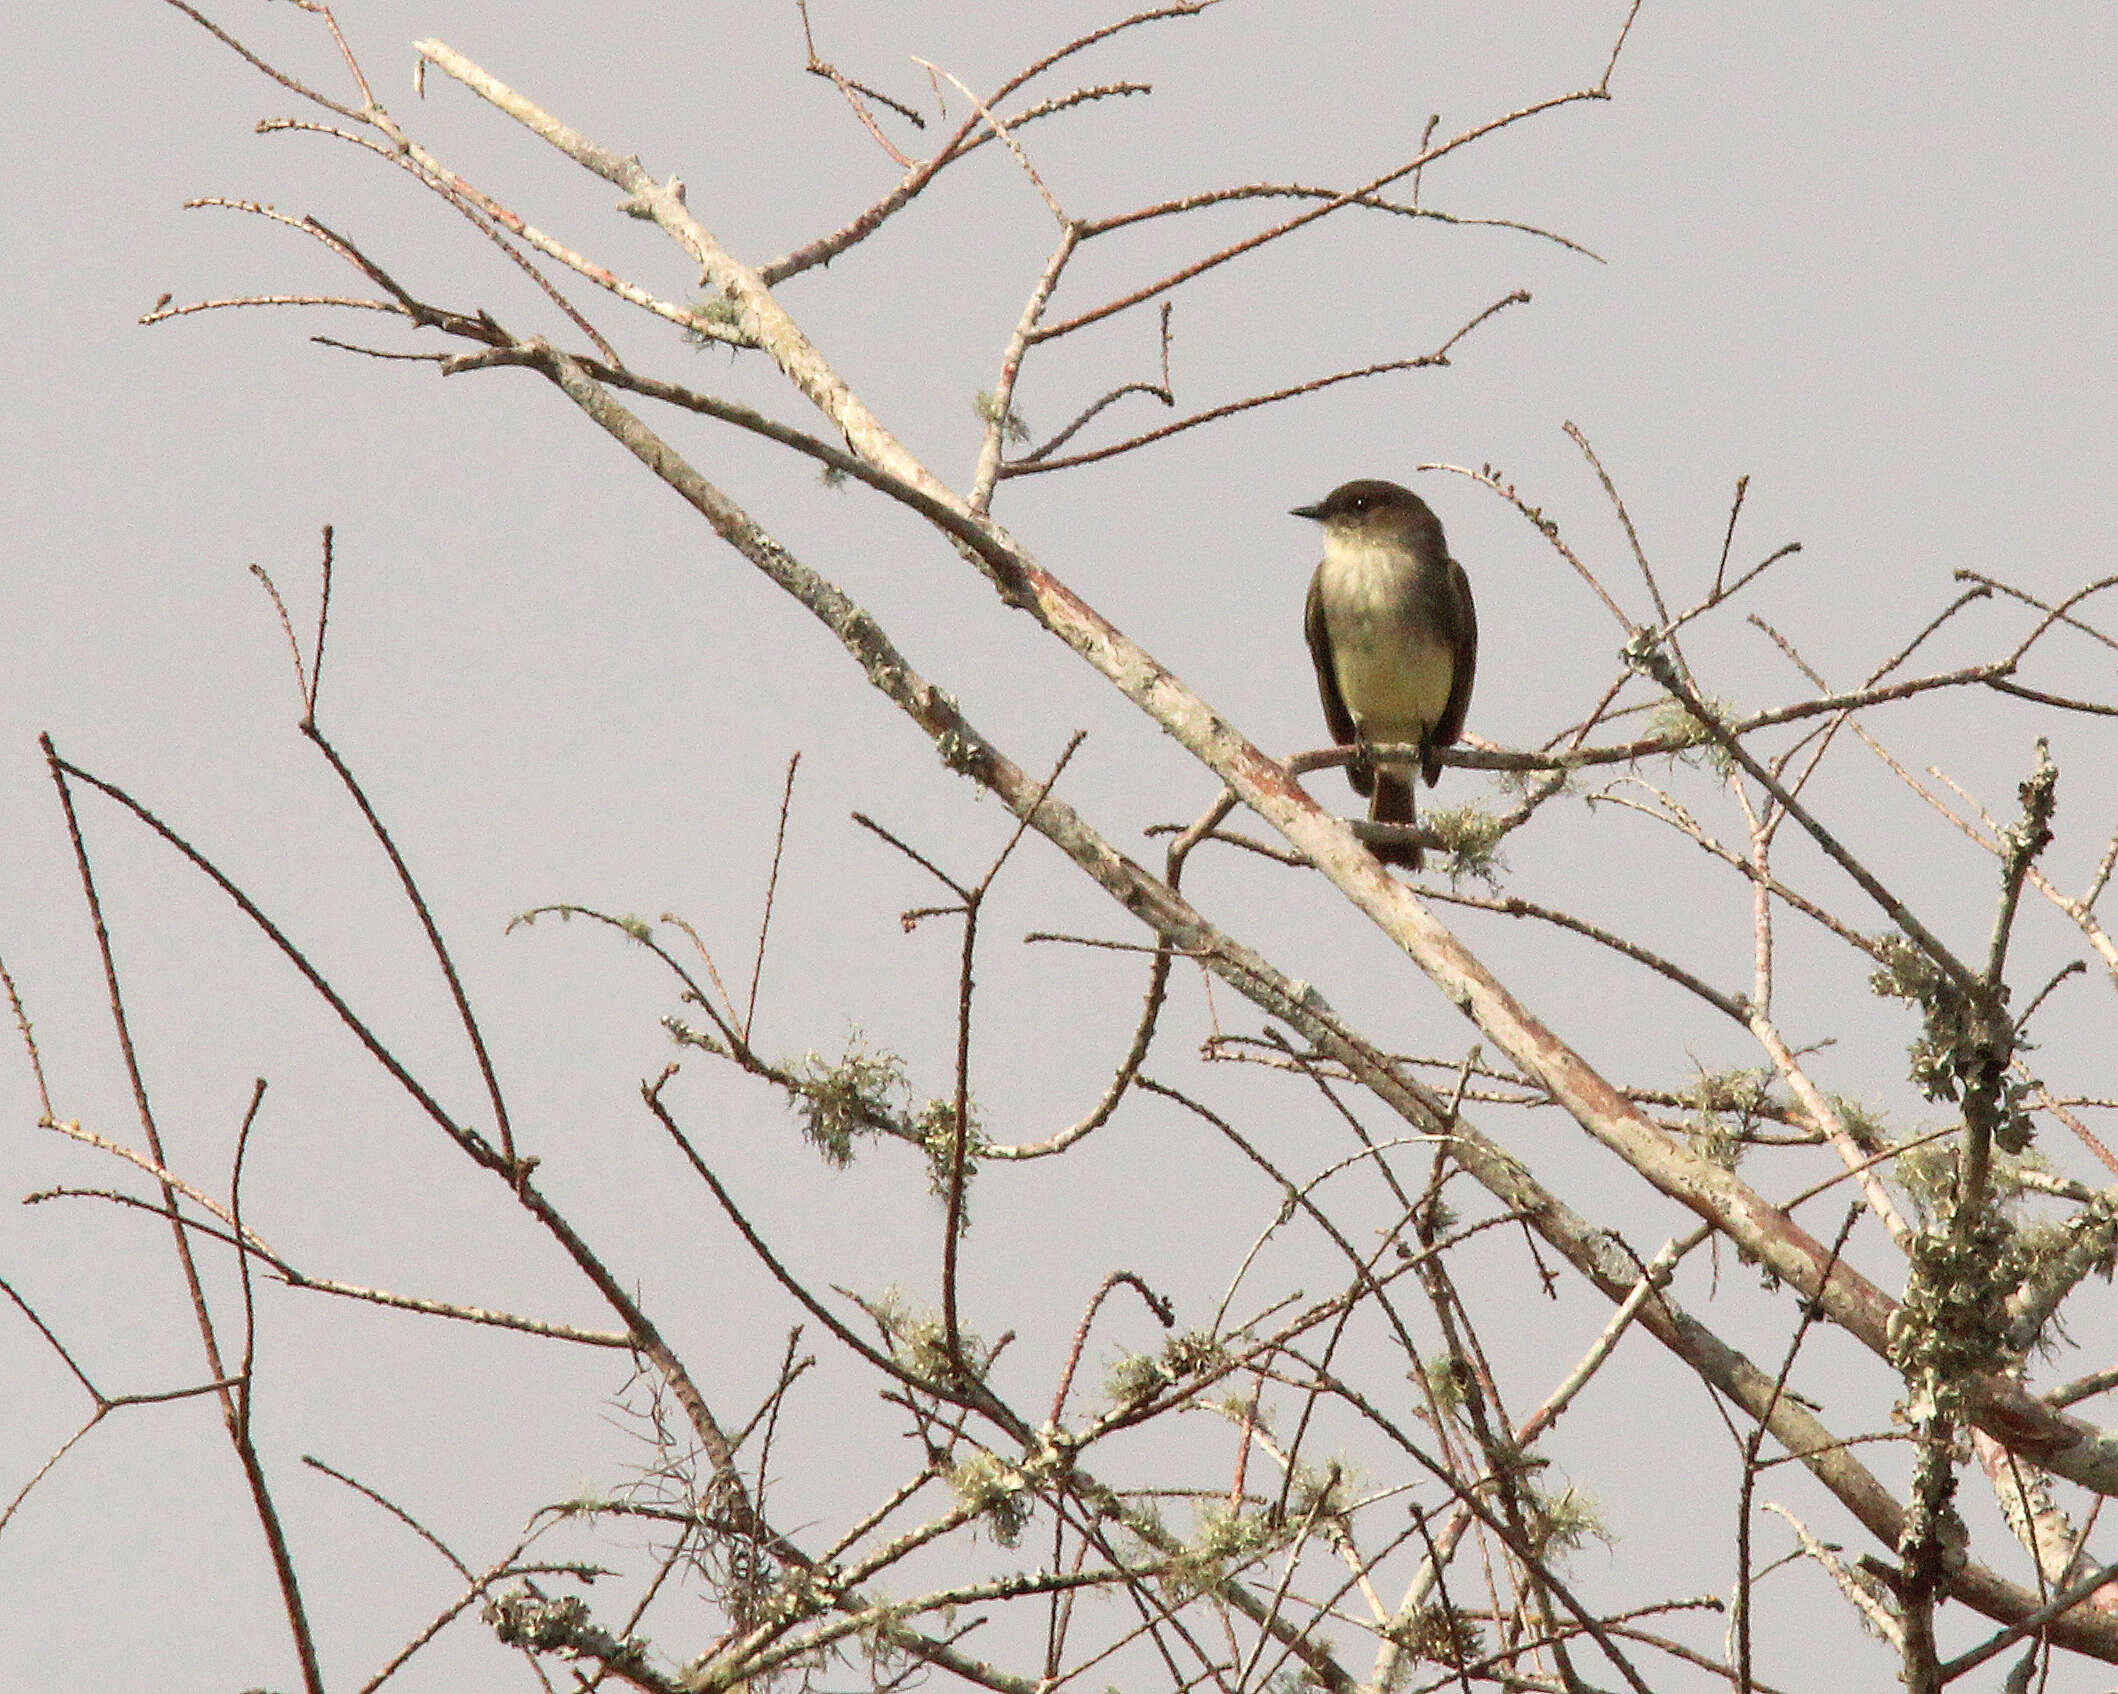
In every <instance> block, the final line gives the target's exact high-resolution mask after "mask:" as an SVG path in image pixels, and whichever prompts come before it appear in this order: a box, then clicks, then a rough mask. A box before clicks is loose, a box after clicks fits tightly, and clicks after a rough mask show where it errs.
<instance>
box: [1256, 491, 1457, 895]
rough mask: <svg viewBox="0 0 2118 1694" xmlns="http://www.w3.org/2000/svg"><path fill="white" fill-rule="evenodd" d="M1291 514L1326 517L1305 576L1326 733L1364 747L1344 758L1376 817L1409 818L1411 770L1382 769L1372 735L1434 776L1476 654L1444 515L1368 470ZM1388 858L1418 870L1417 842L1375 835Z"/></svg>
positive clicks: (1430, 780) (1307, 624)
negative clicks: (1372, 752)
mask: <svg viewBox="0 0 2118 1694" xmlns="http://www.w3.org/2000/svg"><path fill="white" fill-rule="evenodd" d="M1294 516H1296V517H1298V518H1314V519H1315V520H1316V521H1317V522H1318V523H1320V524H1322V525H1323V526H1324V561H1323V563H1322V564H1320V565H1318V566H1317V567H1316V575H1315V576H1313V577H1311V578H1310V579H1309V605H1308V609H1307V611H1306V612H1305V613H1304V615H1303V630H1304V633H1305V634H1306V635H1307V636H1308V638H1309V657H1310V658H1311V659H1313V660H1314V661H1315V662H1316V686H1317V691H1318V692H1319V693H1320V694H1322V695H1323V697H1324V721H1325V722H1326V723H1327V724H1329V725H1330V726H1331V735H1332V739H1333V740H1335V741H1337V742H1339V743H1340V744H1341V745H1345V744H1349V743H1350V744H1351V745H1352V746H1354V747H1355V748H1357V749H1359V755H1358V757H1356V758H1355V760H1354V762H1353V763H1352V764H1350V765H1348V766H1347V767H1346V776H1347V779H1348V780H1349V781H1350V782H1352V784H1353V788H1354V792H1355V793H1357V794H1364V795H1373V796H1374V799H1373V801H1372V802H1371V803H1370V805H1369V808H1368V816H1369V817H1370V818H1372V819H1374V821H1375V822H1377V823H1399V824H1409V823H1412V822H1414V821H1415V817H1414V808H1413V805H1412V792H1413V788H1412V784H1413V776H1414V774H1415V772H1414V769H1413V768H1411V767H1407V766H1404V765H1399V766H1397V767H1396V768H1395V769H1384V770H1378V769H1377V768H1376V766H1375V764H1374V763H1373V761H1371V760H1370V759H1369V757H1368V751H1367V750H1368V748H1369V746H1370V745H1371V744H1374V743H1382V742H1393V741H1395V742H1409V743H1413V744H1415V745H1417V746H1418V748H1419V763H1418V766H1417V771H1418V772H1419V773H1421V774H1424V775H1425V777H1426V779H1427V786H1428V787H1430V788H1431V787H1432V786H1433V785H1434V781H1435V779H1436V778H1437V777H1439V776H1440V775H1441V753H1442V749H1443V748H1444V747H1447V746H1448V745H1449V744H1450V743H1451V742H1452V741H1454V740H1455V739H1456V738H1457V736H1458V735H1460V734H1461V733H1462V732H1463V719H1464V713H1465V712H1466V711H1467V710H1468V709H1469V708H1470V704H1471V675H1472V672H1473V670H1474V669H1475V668H1476V667H1477V663H1478V614H1477V612H1476V611H1475V610H1474V609H1473V608H1472V605H1471V582H1470V578H1468V577H1467V576H1465V575H1464V569H1463V566H1461V565H1459V564H1458V563H1457V562H1456V561H1455V560H1454V559H1452V558H1450V557H1449V544H1448V542H1447V541H1445V540H1444V539H1443V538H1442V533H1441V520H1440V519H1439V518H1437V517H1435V515H1434V514H1433V513H1432V512H1431V511H1429V510H1428V509H1427V503H1426V502H1425V501H1424V500H1422V499H1421V498H1420V497H1419V496H1418V495H1417V494H1414V493H1413V492H1412V491H1411V490H1410V489H1409V488H1400V487H1398V485H1397V484H1396V483H1394V482H1379V481H1376V480H1374V479H1372V478H1370V479H1364V480H1363V481H1360V482H1349V483H1346V484H1344V485H1343V486H1342V487H1339V488H1334V489H1333V490H1332V491H1331V492H1330V494H1328V495H1327V496H1325V498H1324V499H1323V500H1322V501H1321V502H1319V503H1318V504H1317V505H1314V506H1297V507H1295V508H1294ZM1372 851H1373V852H1374V854H1375V856H1376V857H1377V858H1378V859H1380V860H1382V861H1383V863H1384V864H1387V865H1402V866H1404V867H1405V868H1406V869H1407V870H1415V871H1416V870H1418V869H1419V867H1420V864H1421V862H1422V860H1423V858H1424V855H1423V854H1422V853H1421V852H1420V850H1419V848H1418V847H1417V846H1414V845H1411V844H1406V845H1402V846H1399V845H1391V844H1385V845H1378V846H1375V847H1374V848H1373V849H1372Z"/></svg>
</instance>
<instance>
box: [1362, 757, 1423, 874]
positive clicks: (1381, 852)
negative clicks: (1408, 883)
mask: <svg viewBox="0 0 2118 1694" xmlns="http://www.w3.org/2000/svg"><path fill="white" fill-rule="evenodd" d="M1368 817H1369V819H1370V820H1371V821H1372V822H1375V823H1406V824H1409V823H1417V822H1418V821H1419V818H1418V814H1417V810H1416V808H1415V807H1414V806H1413V804H1412V781H1411V779H1410V778H1409V777H1405V776H1399V775H1396V774H1395V773H1393V772H1390V771H1377V772H1376V773H1375V799H1374V801H1373V802H1372V803H1371V804H1370V805H1369V807H1368ZM1370 851H1371V852H1373V853H1374V854H1375V856H1376V857H1377V858H1378V859H1380V860H1382V862H1383V863H1384V864H1386V865H1399V866H1402V867H1403V868H1404V869H1406V870H1408V871H1416V870H1418V869H1419V868H1420V866H1421V865H1423V864H1425V863H1426V858H1427V856H1426V854H1424V853H1423V852H1421V851H1420V849H1419V847H1418V846H1417V845H1416V844H1414V843H1412V842H1405V843H1404V844H1402V845H1400V844H1398V843H1395V842H1389V843H1383V842H1378V843H1377V844H1376V845H1375V846H1374V847H1372V848H1371V849H1370Z"/></svg>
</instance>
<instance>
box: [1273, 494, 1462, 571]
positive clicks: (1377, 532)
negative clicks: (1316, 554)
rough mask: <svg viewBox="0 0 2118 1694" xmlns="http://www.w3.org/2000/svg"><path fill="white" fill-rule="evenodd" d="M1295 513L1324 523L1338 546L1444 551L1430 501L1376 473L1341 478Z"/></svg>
mask: <svg viewBox="0 0 2118 1694" xmlns="http://www.w3.org/2000/svg"><path fill="white" fill-rule="evenodd" d="M1293 515H1294V516H1295V517H1298V518H1310V519H1313V520H1314V521H1315V522H1317V523H1320V524H1322V525H1323V526H1324V537H1325V540H1326V541H1327V542H1335V543H1338V544H1340V545H1352V546H1361V545H1363V544H1367V545H1376V544H1383V545H1389V544H1392V543H1395V544H1398V545H1401V546H1405V547H1410V548H1413V549H1415V550H1417V551H1420V552H1427V551H1431V552H1432V553H1433V555H1434V556H1435V557H1440V556H1442V554H1443V553H1444V552H1445V550H1446V549H1445V547H1444V544H1443V542H1442V536H1441V520H1440V519H1439V518H1437V517H1435V515H1434V513H1433V512H1432V511H1431V510H1430V509H1429V508H1428V506H1427V503H1426V501H1424V500H1422V499H1421V498H1420V497H1419V496H1418V495H1417V494H1414V493H1413V492H1412V490H1411V489H1409V488H1400V487H1399V486H1398V485H1397V484H1396V483H1394V482H1384V481H1382V480H1381V479H1380V478H1377V477H1363V478H1361V479H1360V480H1359V481H1357V482H1345V483H1341V484H1340V485H1339V486H1338V487H1336V488H1334V489H1333V490H1332V491H1331V492H1330V493H1329V494H1327V495H1325V496H1324V498H1323V499H1321V500H1319V501H1318V502H1317V503H1316V504H1315V505H1313V506H1297V507H1295V508H1294V512H1293Z"/></svg>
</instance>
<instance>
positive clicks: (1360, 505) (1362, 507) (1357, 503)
mask: <svg viewBox="0 0 2118 1694" xmlns="http://www.w3.org/2000/svg"><path fill="white" fill-rule="evenodd" d="M1353 509H1354V510H1355V511H1356V512H1365V511H1366V510H1367V509H1368V496H1367V495H1365V494H1356V495H1354V497H1353Z"/></svg>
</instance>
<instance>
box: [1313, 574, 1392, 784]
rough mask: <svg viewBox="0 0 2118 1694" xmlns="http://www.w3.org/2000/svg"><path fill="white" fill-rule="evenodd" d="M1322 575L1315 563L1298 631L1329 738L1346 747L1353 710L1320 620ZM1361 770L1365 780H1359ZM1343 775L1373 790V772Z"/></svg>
mask: <svg viewBox="0 0 2118 1694" xmlns="http://www.w3.org/2000/svg"><path fill="white" fill-rule="evenodd" d="M1322 576H1323V567H1322V566H1321V565H1319V566H1318V567H1317V574H1316V575H1315V576H1312V577H1311V578H1310V579H1309V602H1308V604H1307V605H1306V606H1304V607H1303V608H1302V634H1303V635H1304V636H1305V637H1307V639H1308V642H1309V658H1310V662H1311V663H1313V664H1314V665H1315V666H1316V691H1317V694H1318V695H1319V696H1320V697H1321V698H1322V700H1323V702H1324V722H1325V724H1327V725H1328V726H1329V727H1330V730H1331V739H1332V740H1333V741H1335V742H1337V743H1338V744H1339V745H1340V746H1341V747H1348V746H1351V745H1352V744H1353V743H1354V741H1356V740H1357V739H1358V738H1359V737H1358V735H1357V734H1356V732H1355V730H1354V727H1353V714H1352V713H1351V712H1349V711H1347V710H1346V702H1345V700H1344V699H1343V698H1342V697H1341V696H1340V694H1339V691H1338V666H1337V664H1336V663H1334V662H1333V660H1332V657H1331V629H1330V626H1329V625H1328V624H1326V623H1325V622H1324V596H1323V591H1322V587H1321V580H1320V579H1321V578H1322ZM1364 774H1365V775H1366V776H1367V781H1366V782H1363V781H1362V780H1361V778H1362V776H1363V775H1364ZM1346 778H1347V780H1348V781H1349V782H1351V783H1352V784H1353V791H1354V792H1355V793H1356V794H1369V793H1372V792H1373V791H1374V788H1375V777H1374V775H1373V773H1364V772H1362V771H1361V769H1360V768H1359V767H1358V766H1354V765H1349V766H1348V767H1347V769H1346Z"/></svg>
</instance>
